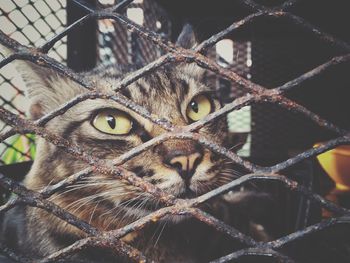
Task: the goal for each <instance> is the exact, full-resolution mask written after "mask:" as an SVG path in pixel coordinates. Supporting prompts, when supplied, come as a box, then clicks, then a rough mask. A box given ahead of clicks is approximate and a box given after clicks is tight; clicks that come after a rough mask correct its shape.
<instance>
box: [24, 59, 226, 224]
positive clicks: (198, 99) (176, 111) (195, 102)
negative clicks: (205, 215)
mask: <svg viewBox="0 0 350 263" xmlns="http://www.w3.org/2000/svg"><path fill="white" fill-rule="evenodd" d="M113 71H116V70H112V69H111V68H109V69H101V70H100V72H95V73H96V74H92V75H87V76H86V77H89V78H92V79H93V80H94V82H95V83H96V89H97V90H99V91H106V92H111V88H113V87H115V85H116V83H118V78H117V77H114V76H115V75H118V72H113ZM197 71H198V68H196V67H195V66H181V65H179V66H176V67H173V68H171V69H170V68H164V69H162V70H160V71H157V72H154V73H152V74H150V75H148V76H146V77H143V78H142V79H140V80H138V81H137V82H135V83H133V84H131V85H130V86H128V87H127V88H125V89H123V90H122V91H121V92H120V94H121V95H122V96H125V97H127V98H128V99H130V100H132V101H133V102H135V103H137V104H138V105H141V106H143V107H145V108H146V109H148V110H149V111H150V112H151V113H153V114H155V115H157V117H159V118H164V119H167V120H169V121H170V122H171V123H173V124H174V125H177V126H185V125H188V124H190V123H192V122H194V121H197V120H200V119H202V118H204V117H205V116H207V115H208V114H210V113H211V112H214V111H216V110H218V109H219V108H220V107H221V106H220V103H219V101H218V100H217V99H216V98H215V96H214V94H213V92H212V90H211V89H210V88H209V87H208V86H206V85H204V84H202V83H201V82H200V81H199V79H198V75H199V74H197ZM115 73H116V74H115ZM46 80H47V83H50V84H49V86H50V87H49V88H47V89H46V91H45V92H44V93H40V96H42V97H41V98H40V97H37V100H34V101H36V103H33V105H32V108H34V111H35V109H38V108H39V109H45V111H49V110H52V109H54V108H55V107H57V106H58V105H59V104H62V103H64V102H65V101H68V100H69V99H71V98H72V97H74V96H77V95H79V94H81V93H83V92H86V90H85V89H83V88H82V87H79V86H78V85H77V84H76V83H73V82H71V81H68V80H65V81H62V80H60V77H58V76H49V77H47V79H46ZM34 114H35V113H34ZM47 128H48V129H49V130H50V131H52V132H54V133H56V134H58V135H60V136H62V137H64V138H66V139H68V140H70V141H72V142H74V143H76V144H78V145H79V146H81V147H82V148H83V149H84V150H85V151H87V152H88V153H91V154H92V155H94V156H97V157H98V158H103V159H115V158H116V157H118V156H120V155H121V154H123V153H125V152H127V151H129V150H131V149H133V148H134V147H136V146H138V145H141V144H142V143H144V142H146V141H148V140H150V139H152V138H154V137H156V136H158V135H160V134H162V133H164V132H165V131H164V130H163V129H162V128H160V127H159V126H157V125H155V124H153V123H152V122H150V121H148V120H146V119H144V118H142V117H140V116H138V115H137V114H135V113H134V112H132V111H131V110H129V109H127V108H126V107H124V106H122V105H120V104H118V103H117V102H114V101H112V100H105V99H94V100H86V101H83V102H81V103H79V104H77V105H75V106H73V107H72V108H71V109H69V110H68V111H67V112H66V113H65V114H64V115H62V116H58V117H57V118H55V119H53V120H52V121H50V122H49V123H48V124H47ZM198 133H199V134H201V135H203V136H205V137H206V138H207V139H209V140H211V141H213V142H215V143H217V144H219V145H223V144H224V140H225V133H226V121H225V118H222V119H220V120H216V121H214V122H212V123H210V124H208V125H206V126H205V127H203V128H201V129H200V130H199V131H198ZM123 166H124V167H125V168H127V169H128V170H130V171H132V172H134V173H135V174H136V175H137V176H139V177H141V178H143V179H144V180H146V181H148V182H150V183H152V184H154V185H156V186H157V187H159V188H160V189H162V190H164V191H166V192H167V193H169V194H172V195H175V196H177V197H182V198H189V197H193V196H195V195H199V194H202V193H205V192H207V191H209V190H211V189H213V188H215V187H217V186H219V185H222V184H223V183H226V182H228V181H229V180H231V179H232V174H233V173H231V171H230V170H229V169H230V168H229V166H230V164H229V162H228V161H227V160H225V159H223V158H221V157H220V156H218V155H216V154H214V153H212V152H211V151H210V150H208V149H206V148H204V147H203V146H201V145H200V144H199V143H197V142H195V141H192V140H188V139H187V140H181V139H172V140H168V141H166V142H163V143H161V144H159V145H156V146H154V147H153V148H151V149H149V150H147V151H145V152H143V153H141V154H139V155H137V156H136V157H134V158H132V159H131V160H130V161H128V162H126V163H125V164H124V165H123ZM85 167H86V164H85V163H84V162H82V161H79V160H75V159H74V158H72V157H71V156H69V155H68V154H66V153H65V152H64V151H63V150H60V149H58V148H57V147H55V146H53V145H52V144H50V143H48V142H46V141H44V140H41V141H40V143H39V146H38V153H37V160H36V164H35V165H34V169H35V172H36V173H37V174H36V175H33V176H29V179H28V180H27V182H28V184H29V185H30V184H34V185H35V187H38V186H39V185H41V186H45V185H47V184H49V183H54V182H58V181H59V180H62V179H64V178H66V177H67V176H69V175H71V174H73V173H75V172H78V171H80V170H82V169H83V168H85ZM43 171H45V172H43ZM32 174H34V171H32V172H31V174H30V175H32ZM38 174H40V175H39V177H40V178H39V179H38ZM39 181H40V183H38V182H39ZM34 182H35V183H34ZM38 184H39V185H38ZM52 200H54V201H56V202H57V203H58V204H60V205H62V206H63V207H64V208H66V209H68V210H69V211H70V212H72V213H74V214H76V215H78V216H79V217H82V218H83V219H85V220H87V221H89V220H88V218H89V217H90V218H91V217H92V215H93V216H95V217H96V218H99V215H101V214H103V215H104V216H105V217H116V215H117V214H118V213H121V214H122V215H123V216H125V215H130V216H136V217H140V216H144V215H145V213H149V211H151V210H154V209H155V208H157V205H156V204H157V201H156V200H153V199H152V198H151V196H150V195H149V194H146V193H144V192H142V191H141V190H140V189H138V188H136V187H133V186H130V185H129V184H128V183H127V182H124V181H122V180H118V179H116V178H112V177H108V176H106V175H102V174H94V175H93V176H90V177H88V178H87V179H85V180H82V181H81V182H79V183H76V184H75V185H73V186H71V187H69V188H68V189H66V190H65V192H64V193H60V194H58V195H56V196H54V197H53V199H52ZM92 211H94V212H92ZM116 218H117V219H118V217H116ZM107 221H108V220H107Z"/></svg>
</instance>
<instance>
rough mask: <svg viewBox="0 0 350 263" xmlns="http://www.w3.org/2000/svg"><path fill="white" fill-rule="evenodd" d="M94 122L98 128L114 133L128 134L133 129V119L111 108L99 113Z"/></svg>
mask: <svg viewBox="0 0 350 263" xmlns="http://www.w3.org/2000/svg"><path fill="white" fill-rule="evenodd" d="M92 124H93V125H94V127H95V128H96V129H97V130H99V131H101V132H104V133H107V134H112V135H126V134H128V133H129V132H130V130H131V129H132V120H131V118H130V117H129V116H128V115H127V114H125V113H123V112H120V111H115V110H109V109H107V110H103V111H101V112H100V113H98V114H97V115H96V117H95V118H94V120H93V122H92Z"/></svg>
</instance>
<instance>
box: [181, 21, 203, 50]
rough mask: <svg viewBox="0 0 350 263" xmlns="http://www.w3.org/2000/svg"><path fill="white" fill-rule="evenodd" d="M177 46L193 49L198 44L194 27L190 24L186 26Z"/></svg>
mask: <svg viewBox="0 0 350 263" xmlns="http://www.w3.org/2000/svg"><path fill="white" fill-rule="evenodd" d="M176 44H177V45H179V46H181V47H183V48H187V49H190V48H193V47H195V46H196V45H197V44H198V42H197V39H196V35H195V33H194V31H193V27H192V26H191V25H190V24H185V25H184V27H183V28H182V31H181V33H180V35H179V37H178V39H177V41H176Z"/></svg>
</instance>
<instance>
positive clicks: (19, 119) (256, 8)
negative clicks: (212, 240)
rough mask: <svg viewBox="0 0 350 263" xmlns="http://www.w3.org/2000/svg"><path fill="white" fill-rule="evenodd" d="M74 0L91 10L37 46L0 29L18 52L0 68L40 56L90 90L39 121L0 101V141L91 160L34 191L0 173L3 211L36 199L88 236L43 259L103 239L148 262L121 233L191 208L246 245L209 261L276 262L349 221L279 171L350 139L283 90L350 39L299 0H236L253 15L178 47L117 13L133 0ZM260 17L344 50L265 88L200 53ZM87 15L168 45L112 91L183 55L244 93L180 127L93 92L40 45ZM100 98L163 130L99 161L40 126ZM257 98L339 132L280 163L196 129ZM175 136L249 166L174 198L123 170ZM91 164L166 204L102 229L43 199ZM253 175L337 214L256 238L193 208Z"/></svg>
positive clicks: (91, 169)
mask: <svg viewBox="0 0 350 263" xmlns="http://www.w3.org/2000/svg"><path fill="white" fill-rule="evenodd" d="M75 2H77V3H78V4H79V6H81V7H82V8H84V9H85V10H86V11H87V12H88V14H87V15H86V16H85V17H83V18H82V19H81V20H80V21H79V22H77V23H75V24H73V25H71V26H70V27H67V28H65V29H63V31H62V32H61V33H59V34H56V35H55V36H54V37H53V38H52V39H51V40H49V41H47V42H45V43H43V45H42V46H41V47H40V48H37V49H36V50H33V49H31V48H28V47H27V46H26V45H25V44H26V43H24V45H22V44H20V43H19V42H17V41H15V40H13V39H11V38H10V37H8V36H7V35H6V34H4V33H1V34H0V42H1V43H2V44H3V45H5V46H8V47H11V48H12V49H14V51H15V53H13V54H12V55H10V56H9V57H6V58H4V59H3V60H2V61H1V62H0V66H1V67H4V66H5V65H7V64H10V63H11V61H13V60H15V59H23V60H28V61H31V62H34V63H37V62H38V61H40V64H41V65H43V66H46V67H49V68H52V69H54V70H56V71H57V72H58V73H59V74H62V75H65V76H67V77H69V78H71V79H72V80H73V81H76V82H77V83H79V84H81V85H82V86H84V87H86V88H87V89H88V90H89V92H88V93H86V94H84V95H80V96H77V97H75V98H74V99H72V100H71V101H69V102H67V103H66V104H64V105H62V106H60V107H59V108H57V109H56V110H54V111H52V112H50V113H49V114H47V115H45V116H43V117H42V118H40V119H39V120H37V121H30V120H27V119H24V118H23V116H20V115H19V114H15V113H12V112H10V111H9V110H7V109H6V108H4V107H1V108H0V118H1V119H2V121H3V122H5V123H6V124H7V125H8V126H10V127H12V128H11V129H8V130H6V131H3V132H2V133H1V135H0V139H1V141H4V140H6V139H7V138H9V137H10V136H13V135H15V134H26V133H33V134H35V135H36V136H39V137H42V138H44V139H45V140H47V141H49V142H51V143H52V144H54V145H56V146H58V147H60V148H61V149H62V150H64V151H66V152H67V153H68V154H71V155H72V156H73V157H74V158H77V159H80V160H83V161H85V162H86V163H87V164H88V166H87V168H85V169H84V170H82V171H80V172H79V173H76V174H73V175H71V176H70V177H68V178H67V179H65V180H63V181H61V182H59V183H57V184H55V185H52V186H49V187H47V188H45V189H42V190H40V191H38V192H35V191H32V190H29V189H26V188H25V187H24V186H22V185H20V184H18V183H16V182H15V181H13V180H11V179H10V178H7V177H5V176H3V175H0V185H1V186H2V187H3V188H5V189H7V190H9V191H11V192H12V193H14V194H16V195H17V196H16V197H15V198H13V199H11V200H10V201H8V202H7V203H6V204H5V205H3V206H1V207H0V213H4V212H5V211H8V210H9V209H11V208H13V207H14V206H16V205H18V204H25V205H28V206H34V207H38V208H41V209H44V210H45V211H47V212H49V213H52V214H54V215H55V216H57V217H58V218H60V219H62V220H64V221H66V222H67V223H68V224H70V225H73V226H75V227H77V228H78V229H80V230H82V231H83V232H85V233H86V234H87V235H88V237H86V238H83V239H81V240H79V241H76V242H75V243H73V244H72V245H71V246H69V247H66V248H64V249H62V250H59V251H57V252H55V253H53V254H51V255H49V256H47V257H45V258H43V259H41V260H40V262H54V261H58V260H61V259H65V258H68V257H70V256H72V255H74V254H75V253H76V252H78V251H80V250H81V249H83V248H86V247H101V246H102V247H108V248H111V249H112V250H114V251H116V252H117V253H119V254H122V255H124V256H126V257H128V258H129V259H130V261H138V262H145V261H146V260H147V258H146V257H145V256H144V255H143V254H142V252H140V251H138V250H136V249H135V248H133V247H131V246H130V245H128V244H126V243H125V242H123V241H122V240H121V238H122V237H124V236H125V235H127V234H128V233H131V232H133V231H135V230H138V229H142V228H144V227H145V226H146V225H149V224H150V223H152V222H154V221H158V220H160V219H161V218H163V217H165V216H166V215H190V216H191V217H193V218H194V219H196V220H198V221H201V222H203V223H205V224H207V225H209V226H211V227H212V228H214V229H215V230H216V231H218V232H221V233H224V234H225V235H228V236H229V237H230V238H231V239H232V240H235V241H238V242H239V243H241V244H242V245H243V247H244V248H243V249H240V250H237V251H232V253H231V254H229V255H226V256H223V257H222V258H219V259H217V260H215V261H214V262H228V261H235V260H238V259H240V258H243V257H246V256H255V257H258V258H263V257H266V256H267V257H271V258H273V259H276V260H277V261H278V262H294V259H293V255H290V254H289V253H287V252H285V251H284V250H283V248H284V246H286V245H288V244H291V243H293V242H294V241H297V240H300V239H304V238H306V237H308V236H310V235H311V234H313V233H318V232H321V231H323V230H325V229H327V228H329V227H331V226H335V225H341V224H345V225H346V224H348V223H349V213H350V211H349V210H348V209H346V208H343V207H340V206H337V205H336V204H335V203H332V202H330V201H328V200H326V199H324V198H323V197H321V196H320V195H318V194H316V193H314V192H312V191H311V190H310V189H309V188H306V187H304V186H303V185H300V184H298V183H297V182H296V181H294V180H292V179H289V178H287V177H286V176H285V175H284V171H285V170H286V169H287V168H290V167H293V166H295V165H296V164H298V163H300V162H302V161H303V160H306V159H309V158H312V157H315V156H316V155H318V154H320V153H323V152H325V151H327V150H329V149H333V148H335V147H336V146H339V145H343V144H349V143H350V137H349V136H348V132H347V131H346V130H344V129H342V128H340V127H338V126H336V125H334V124H333V123H331V122H330V121H327V120H325V119H323V118H321V117H320V116H318V115H317V114H315V113H313V112H311V111H309V110H308V109H307V108H305V107H303V106H302V105H300V104H298V103H296V102H294V101H292V100H290V99H288V98H287V97H285V96H284V94H285V93H286V92H287V91H290V90H293V89H294V88H295V87H297V86H298V85H299V84H301V83H303V82H305V81H307V80H310V79H312V78H314V77H315V76H319V75H320V74H322V73H323V72H324V71H325V70H327V69H329V68H331V67H333V66H335V65H339V64H342V63H345V62H347V61H349V59H350V56H349V54H348V52H349V50H350V45H349V44H347V43H346V42H344V41H342V40H339V39H337V38H334V37H332V36H331V35H329V34H327V33H324V32H322V31H320V30H318V29H317V28H315V27H314V26H313V25H311V24H310V23H309V22H307V21H305V20H304V19H303V18H301V17H298V16H296V15H293V14H292V13H290V12H288V9H289V8H291V7H293V5H294V4H295V2H297V1H295V0H289V1H286V2H284V3H283V4H281V5H280V6H278V7H273V8H267V7H264V6H262V5H259V4H257V3H255V2H254V1H250V0H241V1H240V2H242V3H243V4H244V5H246V6H247V7H248V8H250V9H251V10H252V11H253V13H251V14H250V15H248V16H247V17H245V18H243V19H242V20H240V21H237V22H234V23H233V24H232V25H231V26H229V27H228V28H226V29H224V30H222V31H221V32H219V33H217V34H215V35H213V36H212V37H210V38H209V39H207V40H205V41H203V42H202V43H201V44H199V45H198V46H197V47H196V48H195V49H193V50H187V49H183V48H181V47H177V46H176V45H174V44H172V43H171V42H169V41H167V40H166V39H165V38H163V36H161V35H159V34H157V33H155V32H153V31H150V30H148V29H147V28H144V27H142V26H140V25H138V24H137V23H135V22H133V21H131V20H130V19H128V18H127V17H126V16H124V15H122V14H121V13H122V12H123V8H124V7H125V6H126V5H127V4H130V2H132V1H128V0H125V1H123V2H121V3H119V4H116V5H115V4H114V5H112V6H111V7H109V8H103V9H96V10H95V9H92V8H90V7H89V5H87V4H86V3H85V2H84V1H80V0H79V1H75ZM260 17H273V18H275V19H280V18H282V17H283V18H285V19H287V20H288V21H290V23H292V24H294V25H295V26H296V27H298V28H302V29H303V30H306V31H307V32H308V33H309V34H313V35H314V36H315V37H316V38H318V39H319V40H320V41H322V42H324V43H326V44H329V45H332V46H335V47H337V48H339V49H341V50H343V51H344V52H343V55H341V56H337V57H333V58H332V59H330V60H329V61H328V62H326V63H323V64H322V65H319V66H317V67H315V68H314V69H312V70H310V71H308V72H306V73H303V74H302V75H300V76H298V77H296V78H295V79H293V80H291V81H289V82H287V83H285V84H282V85H280V86H278V87H275V88H272V89H267V88H265V87H263V86H261V85H259V84H256V83H253V82H252V81H250V80H249V77H248V76H244V77H242V76H240V75H239V74H237V73H236V72H235V71H232V70H231V69H230V68H225V67H222V66H220V65H219V64H218V63H216V62H215V61H213V60H211V59H209V58H208V57H206V56H204V55H203V53H204V51H206V50H207V49H208V48H210V47H212V46H213V45H215V44H216V43H217V42H218V41H220V40H222V39H224V38H225V37H226V36H227V35H228V34H230V33H232V32H234V31H236V30H238V29H239V28H241V27H243V26H245V25H247V24H249V23H252V22H253V21H255V20H256V19H258V18H260ZM88 19H98V20H101V21H104V19H112V20H114V21H116V22H117V23H118V25H120V26H123V28H127V29H128V30H129V31H130V32H132V33H133V34H135V36H136V35H137V36H138V37H142V38H144V39H146V40H147V41H150V42H152V43H153V44H152V45H155V46H157V49H158V48H159V49H162V50H164V51H165V53H164V55H161V56H160V57H157V58H156V59H155V57H154V56H153V55H152V53H151V52H150V53H151V54H148V55H145V56H144V57H145V61H146V62H149V61H152V60H153V59H155V60H153V61H152V62H150V63H149V64H147V65H146V66H145V67H143V68H140V69H138V70H136V71H135V72H133V73H132V74H130V75H129V76H128V77H126V78H124V79H122V80H121V81H120V82H119V83H118V84H117V85H116V86H115V90H120V89H123V88H125V87H126V86H128V85H129V84H130V83H132V82H134V81H135V80H137V79H139V78H141V77H143V76H145V75H147V74H149V73H150V72H152V71H155V70H157V69H158V68H160V67H162V66H163V65H165V64H170V63H176V62H186V63H196V64H197V65H198V66H200V67H203V68H205V69H207V70H210V71H211V72H213V73H215V74H216V75H219V76H220V77H222V78H224V79H227V80H229V81H232V82H234V83H237V85H238V86H239V87H242V88H243V89H244V90H246V91H248V92H246V93H244V95H238V98H236V99H235V100H234V101H233V102H230V103H228V104H226V105H225V106H224V107H223V108H221V109H220V110H218V111H216V112H214V113H211V114H209V115H208V116H207V117H205V118H204V119H202V120H200V121H197V122H194V123H192V124H190V125H188V126H185V127H175V126H174V125H173V124H171V123H169V122H168V121H165V120H163V119H159V118H157V117H156V116H154V115H151V114H149V113H148V112H147V111H145V110H144V109H143V108H142V107H141V106H138V105H134V104H132V103H130V102H128V101H125V99H124V98H122V97H120V96H118V94H101V93H98V92H96V91H94V89H93V85H92V83H89V80H85V79H84V80H82V79H81V78H79V76H78V75H77V74H76V73H74V72H72V71H71V70H70V69H68V68H66V67H64V66H62V65H61V64H59V63H58V62H57V61H56V60H54V59H52V58H50V57H49V56H47V55H46V54H45V52H47V51H48V50H49V49H50V48H51V47H53V46H54V45H55V43H57V42H58V41H60V40H61V39H62V37H64V36H65V35H66V34H67V33H68V32H69V31H70V30H71V29H72V28H76V27H79V26H80V25H81V24H83V23H84V22H85V21H87V20H88ZM277 21H278V20H277ZM118 27H119V26H118ZM113 30H116V31H117V30H118V29H117V28H116V27H114V29H113ZM123 30H124V29H123ZM123 32H124V31H123ZM102 33H104V32H102ZM123 34H124V36H125V35H126V36H125V37H130V35H129V33H127V34H126V33H121V35H123ZM103 45H106V44H105V42H103ZM121 50H126V49H125V48H124V49H123V47H121ZM141 50H142V51H144V50H147V48H145V47H142V48H141ZM126 53H127V54H128V55H130V53H129V52H128V51H126ZM105 54H108V52H105ZM102 55H104V54H102ZM128 55H126V56H128ZM157 55H159V53H157ZM122 59H125V57H124V58H116V61H118V60H122ZM127 59H128V62H130V59H129V58H127ZM100 97H103V98H104V99H110V100H115V101H117V102H118V103H120V104H122V105H124V106H125V107H127V108H129V109H131V110H132V111H134V112H135V113H136V114H139V115H141V116H143V117H144V118H146V119H148V120H150V121H151V122H153V123H154V124H156V125H158V126H161V127H162V128H163V129H165V130H166V131H167V132H166V133H163V134H162V135H160V136H158V137H155V138H153V139H151V140H149V141H148V142H147V143H144V144H142V145H140V146H138V147H136V148H134V149H132V150H131V151H129V152H127V153H125V154H123V155H122V156H119V157H118V158H116V159H114V160H104V162H101V160H100V159H98V158H97V157H95V156H91V155H90V154H88V153H85V152H84V151H83V150H82V149H81V148H80V146H79V145H76V144H73V143H71V142H69V141H67V140H66V139H64V138H61V137H59V136H57V135H55V134H52V133H51V132H49V131H48V130H47V129H46V128H45V125H46V124H47V123H48V122H49V121H50V120H52V119H53V118H55V117H57V116H59V115H62V114H64V112H66V111H67V110H68V109H69V108H71V107H73V106H74V105H76V104H77V103H80V102H81V101H83V100H87V99H96V98H100ZM261 102H264V103H270V104H271V105H274V106H276V107H281V108H284V109H286V110H288V111H293V112H297V113H298V114H301V115H303V116H304V117H305V118H307V119H308V120H309V121H310V122H313V123H315V124H317V125H318V126H319V127H321V128H323V129H326V130H329V131H331V132H332V133H334V134H337V136H338V137H337V138H335V139H332V140H329V141H327V142H325V143H323V144H321V145H320V146H318V147H315V148H311V149H308V150H306V151H304V152H302V153H300V154H298V155H296V156H294V157H292V158H289V159H287V160H283V161H282V162H279V163H277V164H274V165H272V166H268V167H262V166H260V165H257V164H255V163H253V162H250V161H248V160H245V159H242V158H241V157H240V156H238V155H237V154H236V153H234V152H232V151H230V150H228V149H226V148H223V147H221V146H219V145H216V144H215V143H213V142H211V141H208V140H207V139H206V138H205V137H203V136H201V135H200V134H198V133H197V132H196V131H197V130H198V129H200V128H201V127H203V126H204V125H205V124H207V123H209V122H211V121H213V120H215V119H218V118H220V117H221V116H222V115H223V114H227V113H229V112H232V111H235V110H239V109H241V108H242V107H244V106H247V105H254V104H257V103H261ZM172 138H181V139H191V140H195V141H197V142H198V143H200V144H201V145H203V146H204V147H206V148H208V149H210V150H211V151H213V152H215V153H218V154H220V155H222V156H224V157H226V158H228V159H230V160H231V161H232V162H234V163H236V164H238V165H240V166H242V167H244V168H245V169H246V170H248V171H249V172H250V173H249V174H246V175H244V176H241V177H239V178H238V179H236V180H234V181H232V182H230V183H228V184H225V185H223V186H220V187H218V188H216V189H214V190H212V191H209V192H207V193H206V194H203V195H201V196H198V197H195V198H193V199H178V198H175V197H174V196H172V195H169V194H168V193H166V192H164V191H162V190H161V189H158V188H157V187H155V186H154V185H153V184H150V183H148V182H146V181H144V180H143V179H142V178H139V177H137V176H136V175H135V174H134V173H132V172H130V171H127V170H126V169H125V168H123V166H122V164H123V163H125V162H126V161H128V160H130V159H132V158H133V157H134V156H136V155H138V154H140V153H141V152H143V151H146V150H147V149H150V148H151V147H152V146H154V145H156V144H159V143H161V142H164V141H166V140H169V139H172ZM95 171H97V172H99V173H102V174H109V175H113V176H115V177H116V178H120V179H124V180H126V181H128V182H129V183H130V184H131V185H134V186H137V187H139V188H141V189H143V191H145V192H147V193H149V194H151V195H152V196H154V197H155V198H157V199H158V200H159V201H160V202H161V203H163V204H164V205H165V207H164V208H161V209H159V210H157V211H155V212H153V213H151V214H149V215H147V216H145V217H144V218H141V219H139V220H137V221H135V222H133V223H131V224H129V225H127V226H125V227H122V228H119V229H116V230H112V231H108V232H103V231H100V230H99V229H96V228H94V227H93V226H91V225H89V224H88V223H86V222H84V221H82V220H80V219H79V218H77V217H75V216H74V215H72V214H70V213H69V212H67V211H65V210H64V209H62V208H61V207H59V206H57V205H55V204H54V203H52V202H50V201H48V200H47V198H48V197H49V196H51V195H52V194H54V193H56V192H57V191H59V190H61V189H63V188H65V187H67V186H69V185H72V184H73V183H75V182H77V181H79V180H81V179H82V178H84V177H88V176H89V175H91V174H92V173H93V172H95ZM253 181H254V182H267V183H269V182H272V181H275V182H278V183H279V184H281V185H282V186H283V188H284V189H286V190H287V189H288V190H290V191H292V192H295V193H297V194H298V195H301V196H304V197H305V198H307V199H308V200H310V201H312V202H314V203H317V204H319V205H320V206H322V207H323V208H324V209H326V210H328V211H330V212H331V213H333V214H334V217H332V218H328V219H325V220H323V221H321V222H318V223H315V224H313V225H311V226H308V227H305V228H303V229H301V230H299V231H296V232H293V233H291V234H289V235H286V236H283V237H281V238H278V239H276V240H273V241H270V242H257V241H255V240H254V239H252V238H251V237H250V236H247V235H245V234H243V233H242V232H240V231H238V230H237V229H235V228H233V227H231V226H229V225H227V224H225V223H223V222H221V221H220V220H218V219H216V218H215V217H213V216H211V215H209V214H207V213H205V212H203V211H202V210H200V209H199V208H197V207H196V206H198V205H199V204H202V203H204V202H206V201H208V200H209V199H212V198H214V197H216V196H218V195H220V194H223V193H226V192H228V191H230V190H231V189H234V188H237V187H239V186H242V185H244V184H245V183H247V182H253ZM1 249H2V251H3V253H4V254H6V255H7V256H8V257H10V258H12V259H14V260H17V261H19V262H28V261H29V260H30V259H28V258H26V255H18V254H16V253H15V252H13V251H10V250H9V249H8V248H6V247H3V246H2V247H1Z"/></svg>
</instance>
